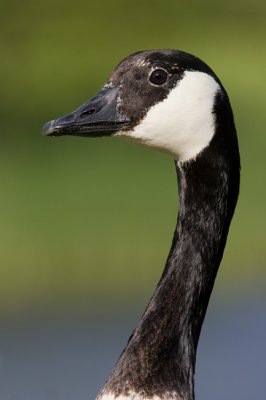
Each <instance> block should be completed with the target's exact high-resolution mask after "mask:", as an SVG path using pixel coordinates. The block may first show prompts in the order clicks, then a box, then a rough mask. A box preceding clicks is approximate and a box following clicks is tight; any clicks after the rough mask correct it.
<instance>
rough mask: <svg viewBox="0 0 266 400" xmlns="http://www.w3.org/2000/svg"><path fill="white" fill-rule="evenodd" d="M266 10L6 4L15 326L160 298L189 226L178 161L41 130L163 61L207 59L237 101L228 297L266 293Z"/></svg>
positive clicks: (8, 268)
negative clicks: (184, 55)
mask: <svg viewBox="0 0 266 400" xmlns="http://www.w3.org/2000/svg"><path fill="white" fill-rule="evenodd" d="M265 11H266V3H265V1H262V0H252V1H251V0H243V1H241V2H239V1H237V2H232V1H229V0H225V1H219V2H218V1H210V0H208V1H207V0H205V1H201V2H196V1H190V2H180V1H173V0H165V1H164V2H162V1H157V0H153V1H150V0H148V1H146V2H145V1H140V0H137V1H135V2H127V1H122V0H114V1H106V0H102V1H101V2H92V1H84V0H78V1H75V2H71V1H69V0H64V1H61V0H55V1H51V0H46V1H33V0H32V1H30V0H25V1H24V2H20V1H18V0H13V1H12V0H11V1H10V0H9V1H7V0H2V1H1V17H0V18H1V24H0V26H1V28H0V29H1V30H2V32H1V35H0V43H1V63H0V76H1V108H0V110H1V118H0V121H1V146H0V184H1V207H0V220H1V225H0V243H1V251H0V258H1V260H0V269H1V270H0V276H1V279H0V309H1V310H0V311H1V313H2V314H4V315H11V316H12V315H17V314H18V313H23V312H29V311H34V310H38V312H40V310H43V311H45V310H51V309H56V310H63V309H67V310H69V309H70V308H73V309H76V308H77V309H80V308H82V307H84V308H87V309H88V308H89V307H91V308H95V304H96V305H97V306H98V307H100V306H101V305H102V306H104V305H105V306H106V305H108V307H110V309H111V308H112V304H113V305H114V307H117V305H119V304H130V302H131V303H134V302H139V301H141V302H144V301H145V300H147V299H148V297H149V296H150V295H151V293H152V291H153V289H154V287H155V285H156V282H157V281H158V279H159V277H160V274H161V271H162V267H163V265H164V262H165V260H166V257H167V254H168V250H169V247H170V243H171V239H172V234H173V230H174V227H175V222H176V214H177V206H178V205H177V188H176V178H175V170H174V164H173V162H172V160H171V158H170V157H168V156H167V155H163V154H159V153H156V152H152V151H149V150H147V149H143V148H141V147H138V146H135V145H132V144H129V143H126V142H120V141H118V140H112V139H102V140H88V139H84V138H69V137H65V138H56V139H53V138H45V137H42V136H41V128H42V125H43V124H44V123H45V122H46V121H48V120H50V119H53V118H55V117H58V116H60V115H64V114H67V113H68V112H70V111H72V110H73V109H74V108H76V107H77V106H79V105H80V104H81V103H83V102H84V101H86V100H87V99H89V98H90V97H91V96H93V95H94V94H95V93H96V92H97V90H98V89H99V88H100V87H101V86H102V84H103V83H104V81H105V80H106V78H107V77H108V76H109V74H110V73H111V71H112V69H113V68H114V67H115V66H116V64H117V63H118V62H119V61H120V60H121V59H122V58H124V57H126V56H127V55H128V54H130V53H132V52H134V51H137V50H142V49H152V48H176V49H181V50H185V51H188V52H191V53H194V54H196V55H197V56H199V57H200V58H202V59H203V60H204V61H206V62H207V63H208V64H209V65H210V66H211V67H212V68H213V69H214V71H215V72H216V73H217V75H218V76H219V77H220V79H221V80H222V82H223V84H224V86H225V87H226V89H227V91H228V93H229V95H230V99H231V103H232V106H233V110H234V113H235V120H236V125H237V129H238V136H239V144H240V151H241V163H242V180H241V194H240V199H239V203H238V207H237V211H236V214H235V217H234V220H233V223H232V226H231V231H230V234H229V238H228V244H227V248H226V251H225V255H224V259H223V262H222V266H221V269H220V272H219V275H218V280H217V285H216V298H221V299H223V300H225V299H226V298H228V296H229V297H230V298H232V296H234V295H235V296H236V297H237V296H238V295H236V294H237V293H242V294H243V295H245V294H246V293H249V294H250V293H255V292H259V291H261V290H264V289H265V275H266V265H265V264H266V245H265V204H266V189H265V170H266V159H265V146H266V135H265V122H266V121H265V115H266V113H265V97H266V96H265V93H266V80H265V70H266V52H265V50H266V40H265V39H266V36H265V35H266V23H265V15H266V13H265ZM121 307H122V306H121Z"/></svg>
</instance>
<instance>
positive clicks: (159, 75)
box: [150, 69, 168, 86]
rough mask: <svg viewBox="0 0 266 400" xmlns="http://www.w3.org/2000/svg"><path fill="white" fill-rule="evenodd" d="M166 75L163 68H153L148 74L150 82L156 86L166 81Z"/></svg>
mask: <svg viewBox="0 0 266 400" xmlns="http://www.w3.org/2000/svg"><path fill="white" fill-rule="evenodd" d="M167 76H168V74H167V72H166V71H165V70H164V69H155V70H154V71H153V72H152V74H151V76H150V82H151V83H153V84H154V85H157V86H159V85H163V84H164V83H165V82H166V81H167Z"/></svg>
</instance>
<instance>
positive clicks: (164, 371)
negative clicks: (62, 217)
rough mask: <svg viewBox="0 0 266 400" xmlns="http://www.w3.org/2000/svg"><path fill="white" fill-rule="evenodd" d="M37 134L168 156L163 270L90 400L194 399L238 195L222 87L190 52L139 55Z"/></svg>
mask: <svg viewBox="0 0 266 400" xmlns="http://www.w3.org/2000/svg"><path fill="white" fill-rule="evenodd" d="M44 134H45V135H48V136H61V135H76V136H86V137H100V136H115V137H125V138H128V139H130V140H132V141H134V142H139V143H141V144H143V145H145V146H149V147H153V148H155V149H159V150H161V151H164V152H167V153H169V154H170V155H171V156H172V157H173V158H174V162H175V167H176V171H177V179H178V190H179V212H178V221H177V226H176V229H175V232H174V237H173V242H172V246H171V249H170V253H169V256H168V258H167V261H166V266H165V268H164V271H163V274H162V277H161V279H160V281H159V283H158V286H157V288H156V290H155V292H154V294H153V296H152V298H151V300H150V302H149V304H148V306H147V308H146V310H145V312H144V314H143V316H142V318H141V320H140V322H139V324H138V326H137V327H136V329H135V330H134V332H133V334H132V335H131V337H130V339H129V341H128V344H127V346H126V348H125V349H124V351H123V353H122V354H121V356H120V358H119V360H118V362H117V364H116V365H115V367H114V369H113V371H112V373H111V375H110V376H109V378H108V380H107V382H106V383H105V385H104V387H103V388H102V390H101V391H100V393H99V394H98V396H97V400H113V399H117V400H126V399H127V400H128V399H130V400H144V399H153V400H160V399H162V400H193V399H194V371H195V362H196V350H197V344H198V340H199V335H200V331H201V326H202V323H203V320H204V317H205V313H206V309H207V306H208V302H209V298H210V294H211V291H212V288H213V284H214V280H215V277H216V273H217V270H218V267H219V264H220V262H221V259H222V256H223V250H224V247H225V243H226V237H227V233H228V229H229V225H230V222H231V219H232V216H233V213H234V209H235V206H236V202H237V197H238V192H239V179H240V159H239V151H238V142H237V136H236V130H235V125H234V119H233V114H232V110H231V106H230V103H229V99H228V96H227V93H226V91H225V89H224V88H223V86H222V84H221V82H220V80H219V79H218V78H217V76H216V75H215V74H214V72H213V71H212V70H211V69H210V68H209V67H208V66H207V65H206V64H205V63H204V62H203V61H201V60H200V59H198V58H197V57H195V56H193V55H191V54H187V53H184V52H182V51H176V50H150V51H141V52H138V53H135V54H133V55H130V56H129V57H127V58H126V59H125V60H123V61H122V62H121V63H120V64H119V65H118V66H117V67H116V69H115V70H114V72H113V74H112V75H111V77H110V79H109V80H108V81H107V83H106V84H105V85H104V86H103V88H102V89H101V91H100V92H99V93H98V94H97V95H96V96H95V97H94V98H93V99H91V100H90V101H88V102H87V103H85V104H83V105H82V106H81V107H79V108H78V109H77V110H76V111H74V112H72V113H71V114H69V115H67V116H65V117H62V118H58V119H55V120H53V121H50V122H48V123H47V124H46V125H45V126H44Z"/></svg>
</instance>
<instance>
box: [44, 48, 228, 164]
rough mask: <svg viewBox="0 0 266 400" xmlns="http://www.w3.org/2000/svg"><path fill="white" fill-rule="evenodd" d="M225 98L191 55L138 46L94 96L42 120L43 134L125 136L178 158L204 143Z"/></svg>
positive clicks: (217, 83) (191, 154) (208, 71)
mask: <svg viewBox="0 0 266 400" xmlns="http://www.w3.org/2000/svg"><path fill="white" fill-rule="evenodd" d="M227 103H228V100H227V95H226V92H225V90H224V88H223V87H222V85H221V83H220V81H219V80H218V78H217V77H216V75H215V74H214V73H213V71H212V70H211V69H210V68H209V67H208V66H207V65H206V64H205V63H204V62H203V61H201V60H200V59H198V58H197V57H195V56H193V55H191V54H188V53H184V52H182V51H177V50H150V51H141V52H138V53H135V54H132V55H130V56H129V57H127V58H126V59H124V60H123V61H122V62H120V63H119V64H118V66H117V67H116V68H115V70H114V72H113V73H112V75H111V77H110V78H109V79H108V81H107V82H106V83H105V85H104V86H103V88H102V89H101V90H100V91H99V93H98V94H97V95H96V96H95V97H93V98H92V99H91V100H89V101H88V102H86V103H85V104H83V105H81V106H80V107H79V108H77V109H76V110H75V111H74V112H72V113H70V114H68V115H66V116H64V117H61V118H57V119H54V120H52V121H50V122H48V123H47V124H45V126H44V129H43V133H44V134H45V135H47V136H61V135H75V136H86V137H100V136H114V137H121V138H127V139H129V140H132V141H134V142H137V143H141V144H143V145H145V146H149V147H152V148H155V149H158V150H161V151H163V152H166V153H169V154H171V155H172V156H173V157H174V159H175V160H178V161H181V162H182V161H188V160H190V159H194V158H195V157H197V155H198V154H199V153H201V152H202V150H204V149H205V148H206V147H207V146H208V145H209V143H210V142H211V140H212V138H213V137H214V135H215V131H216V128H217V109H218V108H219V110H220V111H221V107H217V104H227ZM229 108H230V106H229ZM223 112H227V113H228V107H227V109H226V107H223ZM229 113H230V110H229Z"/></svg>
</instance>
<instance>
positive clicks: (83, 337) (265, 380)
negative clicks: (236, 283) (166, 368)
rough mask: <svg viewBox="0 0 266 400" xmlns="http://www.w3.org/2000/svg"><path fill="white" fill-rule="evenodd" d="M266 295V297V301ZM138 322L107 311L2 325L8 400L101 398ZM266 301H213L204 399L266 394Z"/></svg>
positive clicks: (200, 382) (202, 348)
mask: <svg viewBox="0 0 266 400" xmlns="http://www.w3.org/2000/svg"><path fill="white" fill-rule="evenodd" d="M264 300H265V299H264ZM137 319H138V316H137V313H135V314H134V312H133V313H132V314H130V315H129V316H126V315H123V316H120V318H118V317H115V316H113V315H107V314H106V315H104V314H102V315H101V317H100V318H99V317H98V318H93V317H92V316H91V315H90V314H89V313H88V315H86V316H84V315H83V316H81V315H79V317H71V318H70V317H69V318H62V317H59V316H54V317H53V318H52V317H50V318H47V317H46V318H40V319H39V320H37V319H36V318H31V319H23V320H22V319H21V320H20V322H19V321H16V322H14V321H13V322H11V321H9V322H5V323H4V324H2V326H1V329H0V399H1V400H55V399H56V400H93V399H94V397H95V395H96V393H97V392H98V390H99V388H100V386H101V385H102V384H103V383H104V381H105V378H106V377H107V375H108V373H109V372H110V370H111V368H112V366H113V365H114V363H115V361H116V359H117V357H118V355H119V353H120V352H121V350H122V348H123V346H124V345H125V343H126V340H127V338H128V336H129V334H130V332H131V330H132V329H133V327H134V325H135V323H136V321H137ZM265 338H266V309H265V301H263V300H262V299H260V300H258V301H256V302H255V301H254V302H252V304H250V302H249V303H248V302H246V304H243V303H241V304H239V305H236V304H231V305H230V304H229V303H228V304H227V305H224V306H223V307H221V306H211V309H210V310H209V312H208V315H207V318H206V321H205V324H204V328H203V331H202V335H201V339H200V344H199V351H198V359H197V369H196V398H197V400H225V399H226V400H237V399H241V400H253V399H254V400H256V399H265V398H266V346H265Z"/></svg>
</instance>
